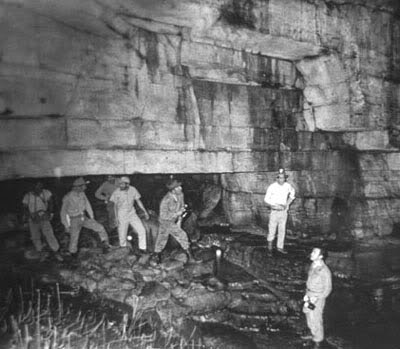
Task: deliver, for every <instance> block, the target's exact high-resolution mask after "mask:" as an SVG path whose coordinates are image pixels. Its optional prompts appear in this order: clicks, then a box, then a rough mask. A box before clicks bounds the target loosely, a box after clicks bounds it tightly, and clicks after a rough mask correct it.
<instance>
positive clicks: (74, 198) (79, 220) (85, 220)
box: [60, 177, 110, 254]
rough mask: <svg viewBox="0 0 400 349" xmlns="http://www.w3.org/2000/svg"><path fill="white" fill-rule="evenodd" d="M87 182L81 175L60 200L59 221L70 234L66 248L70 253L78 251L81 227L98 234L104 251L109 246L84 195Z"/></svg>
mask: <svg viewBox="0 0 400 349" xmlns="http://www.w3.org/2000/svg"><path fill="white" fill-rule="evenodd" d="M87 183H89V182H87V181H85V180H84V179H83V178H82V177H80V178H78V179H76V180H75V181H74V183H73V184H72V190H71V191H70V192H69V193H68V194H66V195H65V196H64V198H63V200H62V206H61V212H60V216H61V223H62V224H63V225H64V227H65V230H66V231H67V232H69V234H70V240H69V247H68V250H69V252H70V253H71V254H75V253H76V252H78V241H79V235H80V232H81V230H82V228H83V227H85V228H87V229H91V230H93V231H95V232H96V233H97V234H99V237H100V240H101V242H102V244H103V250H104V252H107V251H108V250H109V248H110V245H109V243H108V235H107V233H106V230H105V229H104V227H103V226H102V225H101V224H100V223H98V222H97V221H95V219H94V214H93V209H92V206H91V205H90V202H89V200H88V198H87V197H86V194H85V190H86V185H87Z"/></svg>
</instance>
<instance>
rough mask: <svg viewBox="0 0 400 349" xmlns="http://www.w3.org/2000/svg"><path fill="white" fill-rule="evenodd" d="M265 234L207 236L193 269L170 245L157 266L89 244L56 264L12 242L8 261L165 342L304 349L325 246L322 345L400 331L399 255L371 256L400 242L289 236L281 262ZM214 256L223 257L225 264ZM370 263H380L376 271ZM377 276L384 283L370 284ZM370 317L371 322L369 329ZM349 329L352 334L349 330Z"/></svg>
mask: <svg viewBox="0 0 400 349" xmlns="http://www.w3.org/2000/svg"><path fill="white" fill-rule="evenodd" d="M243 230H246V229H243ZM259 233H260V232H257V231H252V230H251V229H247V231H244V232H243V231H242V232H239V231H235V232H232V230H231V229H229V227H226V226H225V227H221V226H220V227H217V228H215V227H214V228H208V229H203V231H202V235H201V238H200V239H199V240H198V242H197V243H196V244H195V245H194V247H195V255H196V256H197V257H198V258H199V259H200V260H201V262H200V263H193V264H191V263H187V257H186V255H185V254H184V253H182V252H181V251H180V250H179V249H176V248H173V247H171V249H170V250H169V251H167V252H166V253H165V254H164V258H163V261H162V263H161V264H157V263H155V262H154V261H153V260H152V259H151V256H150V254H147V255H142V256H138V255H136V254H135V253H134V252H132V251H131V250H130V249H127V248H113V249H112V250H111V251H110V252H109V253H107V254H103V251H102V250H101V249H100V248H97V247H95V246H91V245H90V244H86V246H85V243H84V244H83V246H82V247H81V249H80V252H79V255H78V257H77V258H76V259H75V260H68V259H66V260H65V261H64V262H57V261H55V260H53V259H52V257H51V256H49V257H48V259H47V260H43V261H39V260H38V259H36V258H35V257H36V256H35V255H34V254H32V253H31V252H27V251H25V252H24V256H25V257H24V258H22V256H21V248H20V247H18V246H14V247H13V246H12V244H11V245H10V242H8V246H9V247H8V249H7V253H8V254H9V255H10V253H11V252H12V251H19V254H14V255H13V256H14V257H12V258H14V262H13V268H12V270H14V271H15V272H17V271H18V272H21V271H23V270H25V271H29V272H30V273H32V275H36V276H37V277H38V278H39V279H40V281H41V283H44V284H47V285H54V284H55V283H60V284H65V285H68V286H70V287H72V288H73V289H83V290H85V291H87V292H88V294H90V296H91V297H95V298H96V299H100V300H104V299H107V300H109V301H112V302H113V304H117V305H118V306H117V308H119V309H124V310H123V312H125V314H126V316H128V318H129V319H134V318H135V319H139V318H140V319H141V321H144V322H146V323H151V324H152V326H154V327H157V331H159V333H160V335H162V336H164V338H165V337H166V336H170V337H174V338H180V339H181V340H183V341H184V342H185V343H189V342H191V343H201V345H204V346H205V347H207V348H211V347H214V348H216V347H221V348H228V347H229V348H302V347H303V346H304V344H305V343H303V342H302V341H301V340H300V335H301V334H302V333H303V331H304V330H305V321H304V317H303V314H302V313H301V303H300V301H301V298H302V296H303V292H304V283H305V277H306V270H307V267H308V265H309V261H308V259H307V255H308V253H309V251H310V250H311V248H312V247H313V246H315V245H320V244H323V245H325V246H326V247H328V249H329V250H330V254H329V258H328V264H329V265H330V267H331V269H332V271H333V275H334V291H333V293H332V295H331V297H330V298H329V300H328V303H327V321H326V328H327V343H326V347H327V348H373V346H369V347H368V346H365V343H366V342H365V341H366V339H365V338H364V339H362V340H358V341H357V340H356V339H355V338H356V334H357V333H360V332H357V331H360V329H365V326H369V327H371V326H372V325H373V328H375V330H376V331H378V332H376V333H381V332H382V329H381V328H378V327H377V326H378V325H379V326H383V325H384V324H385V323H387V322H388V321H389V320H390V321H389V323H391V324H392V325H393V324H396V323H397V324H398V323H400V322H398V321H399V320H400V316H399V314H400V311H399V309H400V299H399V296H398V295H397V293H398V292H397V291H396V290H398V287H399V284H400V278H399V277H398V274H399V273H398V272H399V270H400V269H399V265H400V260H399V257H398V254H396V253H389V252H387V253H386V257H385V258H383V260H382V257H379V258H380V259H379V258H377V256H376V255H373V254H371V253H373V252H374V251H377V250H378V251H385V249H386V250H387V249H388V248H390V247H391V248H393V249H394V250H396V248H398V242H397V241H396V240H391V241H386V244H384V245H381V246H378V247H375V248H374V249H373V248H372V246H371V245H365V244H364V245H363V244H357V246H356V247H355V246H354V245H353V243H352V242H349V241H343V242H340V243H339V242H338V241H335V240H331V241H328V240H325V241H321V240H315V239H314V240H312V239H309V238H306V237H300V236H295V235H294V234H289V236H288V239H287V248H288V250H289V254H288V255H285V256H283V255H280V254H278V253H274V254H273V255H268V254H267V253H266V249H265V238H264V236H263V235H262V234H259ZM9 241H16V240H15V239H10V240H9ZM374 246H377V245H374ZM394 250H393V251H394ZM217 251H221V252H222V256H221V259H220V260H217V259H216V255H217ZM371 251H372V252H371ZM3 255H4V254H3ZM17 255H18V256H19V257H18V259H17V260H16V259H15V258H16V256H17ZM365 261H374V263H371V265H374V266H375V267H374V268H375V269H373V268H372V267H371V266H368V265H367V264H365ZM8 263H10V258H8ZM3 264H4V263H3ZM378 265H380V267H378ZM379 268H380V269H379ZM365 270H368V271H369V275H368V278H367V279H364V280H363V279H362V278H360V275H361V274H360V272H361V273H364V274H365ZM373 272H375V273H378V274H379V278H373V277H372V274H371V273H373ZM379 297H380V298H381V301H379V299H380V298H379ZM383 300H384V301H383ZM388 302H390V304H388ZM379 304H380V305H379ZM379 307H380V308H379ZM388 307H389V309H390V311H389V312H388V311H387V310H388ZM346 308H347V309H346ZM370 314H373V318H374V319H375V322H374V324H371V322H370V321H369V322H368V321H367V323H366V322H365V320H366V319H368V318H371V316H370ZM385 314H386V315H385ZM384 315H385V316H384ZM122 318H123V317H122ZM118 321H121V317H120V318H119V320H118ZM396 321H397V322H396ZM349 324H350V327H351V328H352V329H354V331H355V332H352V331H347V332H346V331H345V330H344V329H346V328H347V329H349V328H350V327H349ZM379 331H380V332H379ZM393 336H394V337H393ZM364 337H365V336H364ZM386 338H387V342H388V343H386V344H387V345H386V346H385V345H384V346H382V347H383V348H388V349H389V348H395V347H392V346H391V345H392V342H393V341H394V339H395V338H397V337H396V335H395V331H391V330H390V329H389V331H388V332H387V333H386Z"/></svg>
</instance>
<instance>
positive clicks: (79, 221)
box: [68, 216, 108, 253]
mask: <svg viewBox="0 0 400 349" xmlns="http://www.w3.org/2000/svg"><path fill="white" fill-rule="evenodd" d="M70 220H71V226H70V228H69V233H70V239H69V247H68V250H69V252H70V253H76V252H77V251H78V242H79V235H80V233H81V230H82V228H87V229H91V230H93V231H94V232H96V233H97V234H98V235H99V238H100V240H101V241H105V242H108V235H107V233H106V230H105V229H104V227H103V225H101V224H100V223H99V222H97V221H95V220H94V219H91V218H88V217H86V216H77V217H70Z"/></svg>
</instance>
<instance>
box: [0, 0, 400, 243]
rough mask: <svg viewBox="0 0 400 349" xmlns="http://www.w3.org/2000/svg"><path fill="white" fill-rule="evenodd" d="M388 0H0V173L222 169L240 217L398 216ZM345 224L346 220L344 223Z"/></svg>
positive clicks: (356, 228) (385, 225) (371, 229)
mask: <svg viewBox="0 0 400 349" xmlns="http://www.w3.org/2000/svg"><path fill="white" fill-rule="evenodd" d="M399 12H400V9H399V5H398V4H397V2H395V1H390V0H386V1H384V0H380V1H372V0H354V1H346V2H345V1H341V0H334V1H319V0H315V1H306V0H249V1H239V0H229V1H228V0H207V1H200V0H180V1H178V0H166V1H156V0H146V1H145V0H135V1H133V0H130V1H128V0H114V1H111V0H96V1H95V0H84V1H75V0H73V1H61V0H57V1H52V2H50V1H44V0H29V1H28V0H19V1H12V0H0V160H1V163H2V164H3V166H1V167H0V178H2V179H8V178H16V177H21V176H27V177H39V176H70V175H84V174H99V173H134V172H143V173H221V174H223V175H222V183H223V187H224V207H225V209H226V212H227V213H228V214H229V217H230V220H231V222H233V223H245V222H249V221H254V220H255V221H257V222H258V223H260V224H265V223H266V217H267V215H266V212H265V206H264V205H263V202H262V201H263V194H264V192H265V189H266V186H267V185H268V184H269V183H271V182H272V181H273V180H274V178H273V174H274V172H275V171H276V170H277V169H278V168H279V167H285V168H286V169H288V170H289V172H290V174H291V177H290V181H292V182H293V183H294V184H295V185H296V187H297V189H298V199H297V200H296V201H295V203H294V204H293V206H294V207H293V209H292V212H293V214H292V220H291V222H290V224H292V225H293V227H295V228H296V227H300V226H302V227H305V228H307V229H310V230H318V231H322V232H327V231H329V230H332V229H336V227H337V226H338V225H339V226H341V224H342V223H343V222H347V223H348V224H349V226H351V228H352V232H353V234H355V235H357V236H365V235H367V236H368V235H372V234H380V235H381V234H389V233H391V232H392V229H393V226H394V224H396V223H398V221H399V220H400V213H399V210H397V207H398V206H399V205H400V201H399V200H398V196H399V190H400V189H399V184H398V183H399V181H398V178H399V175H398V173H399V168H400V152H399V150H398V147H399V144H400V142H399V139H400V136H399V135H400V133H399V130H400V121H399V118H398V115H400V114H399V110H400V82H399V81H400V39H399V38H400V20H399ZM339 223H340V224H339Z"/></svg>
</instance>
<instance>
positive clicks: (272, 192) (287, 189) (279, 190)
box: [264, 182, 295, 206]
mask: <svg viewBox="0 0 400 349" xmlns="http://www.w3.org/2000/svg"><path fill="white" fill-rule="evenodd" d="M288 198H290V199H292V201H293V200H294V199H295V190H294V188H293V187H292V186H291V185H290V184H289V183H287V182H284V183H283V184H279V183H278V182H274V183H272V184H271V185H270V186H269V187H268V189H267V192H266V194H265V198H264V201H265V202H266V203H267V204H268V205H271V206H273V205H286V204H287V201H288Z"/></svg>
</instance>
